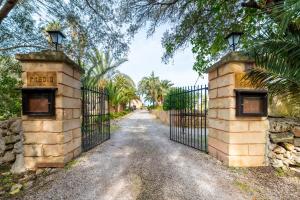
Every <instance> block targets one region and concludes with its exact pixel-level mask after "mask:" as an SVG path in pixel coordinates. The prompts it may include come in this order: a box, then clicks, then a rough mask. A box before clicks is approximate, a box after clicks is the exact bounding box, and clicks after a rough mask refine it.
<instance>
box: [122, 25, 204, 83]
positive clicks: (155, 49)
mask: <svg viewBox="0 0 300 200" xmlns="http://www.w3.org/2000/svg"><path fill="white" fill-rule="evenodd" d="M165 29H166V28H165V27H163V26H161V27H159V28H158V29H157V31H156V33H155V34H154V35H153V36H151V37H149V38H147V33H146V31H147V30H146V29H144V30H141V31H140V32H139V33H138V34H137V35H136V36H135V38H134V40H133V41H132V43H131V45H130V52H129V54H128V62H126V63H124V64H123V65H121V66H120V67H119V70H120V71H121V72H122V73H125V74H127V75H129V76H130V77H131V78H132V79H133V80H134V82H135V83H136V84H137V83H138V82H139V81H140V80H141V79H142V77H144V76H149V75H150V73H151V72H152V71H154V73H155V75H156V76H159V77H160V79H163V80H164V79H167V80H170V81H171V82H172V83H174V86H177V87H179V86H193V85H195V82H196V81H197V78H198V74H197V73H196V72H195V71H193V64H194V61H195V58H194V55H193V54H192V52H191V47H189V48H185V49H184V50H182V51H178V52H177V53H176V55H175V56H174V59H173V60H172V61H171V62H170V64H168V65H166V64H164V63H163V62H162V60H161V57H162V55H163V53H164V49H163V47H162V45H161V38H162V36H163V33H164V31H165ZM202 84H207V76H206V75H205V76H204V79H202V78H199V80H198V82H197V85H202Z"/></svg>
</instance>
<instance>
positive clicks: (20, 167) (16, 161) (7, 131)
mask: <svg viewBox="0 0 300 200" xmlns="http://www.w3.org/2000/svg"><path fill="white" fill-rule="evenodd" d="M23 151H24V150H23V130H22V121H21V119H9V120H6V121H1V122H0V165H12V168H11V171H12V172H14V173H20V172H23V171H24V170H25V169H24V156H23Z"/></svg>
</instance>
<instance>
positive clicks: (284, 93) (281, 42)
mask: <svg viewBox="0 0 300 200" xmlns="http://www.w3.org/2000/svg"><path fill="white" fill-rule="evenodd" d="M270 9H272V10H273V14H272V15H271V17H272V19H273V20H275V21H277V22H278V26H279V28H277V29H275V28H274V30H273V32H269V33H264V34H262V35H260V36H259V37H257V38H256V39H255V44H254V46H253V47H252V48H251V49H250V50H249V51H248V54H249V55H250V56H251V57H253V58H254V59H255V61H256V64H257V65H256V67H254V68H253V69H251V70H250V71H249V72H248V73H247V75H246V76H245V78H246V79H248V80H250V81H251V82H252V83H254V84H255V85H256V86H257V87H262V88H268V91H269V93H270V95H271V99H273V97H275V96H277V97H278V96H281V97H284V98H285V100H286V101H288V102H289V103H290V104H291V103H292V104H293V105H296V106H295V108H296V107H297V108H299V107H300V15H299V13H300V1H298V0H286V1H284V2H283V3H280V4H275V5H274V6H273V7H272V8H270Z"/></svg>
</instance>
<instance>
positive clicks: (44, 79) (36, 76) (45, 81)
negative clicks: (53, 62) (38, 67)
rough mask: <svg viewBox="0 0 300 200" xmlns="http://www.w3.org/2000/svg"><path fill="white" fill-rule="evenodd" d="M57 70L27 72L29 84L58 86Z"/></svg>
mask: <svg viewBox="0 0 300 200" xmlns="http://www.w3.org/2000/svg"><path fill="white" fill-rule="evenodd" d="M56 85H57V77H56V72H27V86H47V87H49V86H56Z"/></svg>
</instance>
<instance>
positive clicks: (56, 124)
mask: <svg viewBox="0 0 300 200" xmlns="http://www.w3.org/2000/svg"><path fill="white" fill-rule="evenodd" d="M62 128H63V121H57V120H53V121H44V122H43V129H42V131H45V132H53V133H60V132H62Z"/></svg>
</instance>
